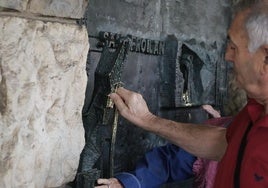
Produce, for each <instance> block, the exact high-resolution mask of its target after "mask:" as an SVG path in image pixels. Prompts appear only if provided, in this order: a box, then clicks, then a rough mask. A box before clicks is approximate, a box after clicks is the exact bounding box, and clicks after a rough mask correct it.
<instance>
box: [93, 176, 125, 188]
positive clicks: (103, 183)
mask: <svg viewBox="0 0 268 188" xmlns="http://www.w3.org/2000/svg"><path fill="white" fill-rule="evenodd" d="M97 183H98V184H99V185H98V186H95V188H123V186H122V184H121V183H120V182H119V181H118V179H116V178H110V179H98V180H97Z"/></svg>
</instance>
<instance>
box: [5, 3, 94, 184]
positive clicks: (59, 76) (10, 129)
mask: <svg viewBox="0 0 268 188" xmlns="http://www.w3.org/2000/svg"><path fill="white" fill-rule="evenodd" d="M37 2H39V1H26V0H24V1H5V0H3V1H1V2H0V148H1V152H0V187H1V188H17V187H19V188H36V187H40V188H42V187H62V186H64V185H65V184H66V183H68V182H70V181H72V180H73V179H74V178H75V175H76V171H77V168H78V164H79V157H80V153H81V151H82V149H83V146H84V143H85V141H84V128H83V123H82V118H81V111H82V107H83V104H84V98H85V96H84V95H85V89H86V84H87V75H86V71H85V68H86V59H87V53H88V49H89V43H88V34H87V30H86V28H85V27H81V26H78V25H77V24H76V22H75V21H76V20H74V19H72V17H77V18H78V17H80V16H81V15H82V13H83V10H84V8H85V4H84V3H85V1H76V3H77V6H76V5H74V3H70V2H71V1H70V2H69V1H67V0H66V1H61V3H62V4H60V3H59V2H58V3H56V1H40V6H42V7H47V9H46V10H49V9H50V10H54V9H55V10H56V9H57V8H59V9H60V7H65V8H66V6H60V5H64V4H66V5H69V9H68V10H66V11H63V12H61V15H54V14H53V13H51V14H50V13H49V11H47V12H35V13H39V14H43V16H42V18H45V17H46V16H47V18H49V19H50V20H51V21H42V19H41V20H40V16H39V14H38V15H37V14H33V11H32V8H31V7H32V6H34V5H36V4H37ZM48 2H50V5H49V4H48ZM53 2H54V4H53ZM72 2H73V1H72ZM49 6H51V8H49ZM72 6H73V7H72ZM42 7H39V9H36V10H40V11H41V9H42ZM70 7H72V10H75V11H76V13H73V12H72V11H69V10H71V8H70ZM7 9H8V11H7V12H5V10H7ZM12 10H14V11H12ZM15 10H16V11H15ZM17 10H19V11H21V12H18V11H17ZM60 10H61V9H60ZM44 11H45V9H44ZM10 12H12V13H14V14H12V15H11V14H10ZM25 15H27V16H25ZM68 15H69V16H68ZM51 16H57V17H69V18H62V20H61V19H59V18H58V19H55V20H54V21H53V17H51ZM61 21H62V22H61ZM67 22H68V23H70V24H68V23H67Z"/></svg>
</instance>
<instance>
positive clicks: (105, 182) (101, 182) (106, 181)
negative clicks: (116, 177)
mask: <svg viewBox="0 0 268 188" xmlns="http://www.w3.org/2000/svg"><path fill="white" fill-rule="evenodd" d="M97 183H98V184H105V185H109V184H110V183H111V182H110V179H102V178H100V179H98V180H97Z"/></svg>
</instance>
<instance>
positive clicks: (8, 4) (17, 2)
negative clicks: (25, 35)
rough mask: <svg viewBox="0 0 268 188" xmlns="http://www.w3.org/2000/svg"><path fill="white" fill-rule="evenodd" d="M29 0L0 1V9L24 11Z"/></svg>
mask: <svg viewBox="0 0 268 188" xmlns="http://www.w3.org/2000/svg"><path fill="white" fill-rule="evenodd" d="M28 1H29V0H1V1H0V7H4V8H9V9H14V10H19V11H25V10H26V8H27V4H28Z"/></svg>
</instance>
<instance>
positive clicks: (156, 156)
mask: <svg viewBox="0 0 268 188" xmlns="http://www.w3.org/2000/svg"><path fill="white" fill-rule="evenodd" d="M195 160H196V157H194V156H193V155H191V154H189V153H188V152H186V151H184V150H183V149H181V148H179V147H177V146H175V145H173V144H167V145H165V146H162V147H156V148H154V149H152V150H151V151H149V152H147V153H146V154H145V156H144V158H143V159H141V160H140V161H139V162H138V164H137V166H136V169H135V171H133V172H130V173H120V174H118V175H116V178H117V179H118V180H119V181H120V182H121V183H122V184H123V185H124V187H126V188H154V187H159V186H160V185H162V184H164V183H167V182H173V181H180V180H185V179H188V178H190V177H192V176H193V172H192V166H193V163H194V161H195Z"/></svg>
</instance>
